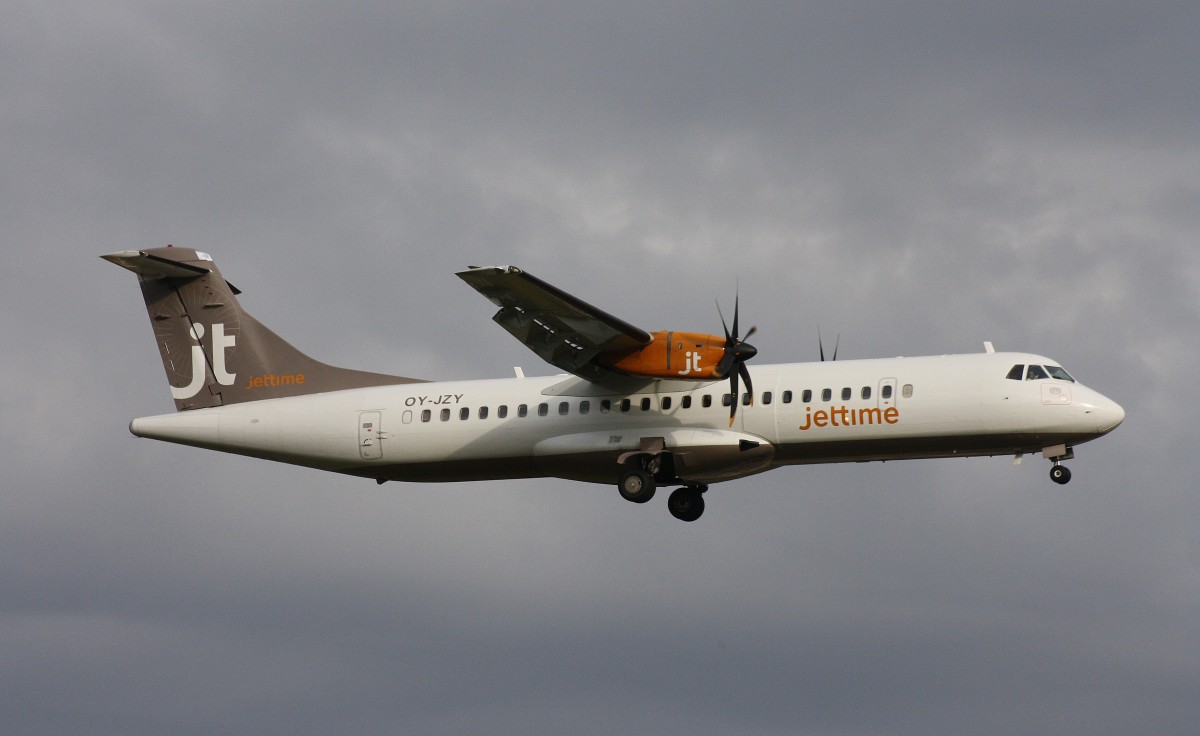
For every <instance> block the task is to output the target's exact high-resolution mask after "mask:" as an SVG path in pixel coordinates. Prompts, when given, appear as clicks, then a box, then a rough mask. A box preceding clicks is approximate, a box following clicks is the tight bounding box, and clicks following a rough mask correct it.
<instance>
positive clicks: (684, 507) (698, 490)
mask: <svg viewBox="0 0 1200 736" xmlns="http://www.w3.org/2000/svg"><path fill="white" fill-rule="evenodd" d="M707 490H708V486H684V487H683V488H676V489H675V490H674V491H672V492H671V495H670V496H668V497H667V510H668V511H670V512H671V516H674V517H675V518H676V519H679V520H680V521H695V520H696V519H699V518H700V515H701V514H703V513H704V496H703V493H704V492H705V491H707Z"/></svg>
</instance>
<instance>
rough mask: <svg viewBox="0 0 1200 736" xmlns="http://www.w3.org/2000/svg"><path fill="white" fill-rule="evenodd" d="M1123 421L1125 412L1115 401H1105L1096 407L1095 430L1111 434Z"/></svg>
mask: <svg viewBox="0 0 1200 736" xmlns="http://www.w3.org/2000/svg"><path fill="white" fill-rule="evenodd" d="M1123 421H1125V410H1124V409H1122V408H1121V405H1120V404H1118V403H1117V402H1115V401H1110V400H1108V399H1105V400H1104V401H1102V402H1099V404H1098V405H1097V406H1096V429H1098V430H1100V432H1104V433H1107V432H1111V431H1113V430H1114V429H1116V428H1117V425H1119V424H1120V423H1121V422H1123Z"/></svg>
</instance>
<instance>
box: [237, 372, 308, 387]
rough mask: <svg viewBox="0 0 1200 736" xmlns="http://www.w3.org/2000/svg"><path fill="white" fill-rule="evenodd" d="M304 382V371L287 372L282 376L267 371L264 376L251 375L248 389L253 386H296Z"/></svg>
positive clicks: (247, 385)
mask: <svg viewBox="0 0 1200 736" xmlns="http://www.w3.org/2000/svg"><path fill="white" fill-rule="evenodd" d="M303 383H304V374H303V373H285V374H283V375H282V376H277V375H275V374H274V373H267V374H266V375H262V376H251V377H250V382H249V383H247V384H246V390H247V391H249V390H250V389H252V388H263V387H265V386H296V385H301V384H303Z"/></svg>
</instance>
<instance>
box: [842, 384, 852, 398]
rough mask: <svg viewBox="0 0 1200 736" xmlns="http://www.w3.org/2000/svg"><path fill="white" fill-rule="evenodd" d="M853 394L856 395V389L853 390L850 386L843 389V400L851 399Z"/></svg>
mask: <svg viewBox="0 0 1200 736" xmlns="http://www.w3.org/2000/svg"><path fill="white" fill-rule="evenodd" d="M853 395H854V391H853V390H851V389H850V387H849V386H847V387H846V388H844V389H842V401H849V400H850V397H851V396H853Z"/></svg>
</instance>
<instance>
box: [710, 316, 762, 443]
mask: <svg viewBox="0 0 1200 736" xmlns="http://www.w3.org/2000/svg"><path fill="white" fill-rule="evenodd" d="M717 314H718V315H719V316H720V317H721V329H723V330H725V354H724V355H723V356H721V362H720V363H718V364H717V373H719V374H720V376H721V378H725V377H726V376H728V377H729V395H730V399H731V400H730V402H729V426H731V427H732V426H733V419H734V417H735V416H737V407H738V404H739V403H740V402H741V398H742V397H741V395H740V394H739V393H738V388H739V386H738V383H739V379H741V380H745V381H746V392H747V393H748V394H750V403H751V404H753V403H754V383H753V382H752V381H751V380H750V371H749V370H748V369H747V368H746V361H747V360H750V359H751V358H753V357H754V356H755V355H757V354H758V349H757V348H755V347H754V346H753V345H751V344H750V343H748V342H746V341H745V340H746V338H749V337H750V336H751V335H753V334H754V333H755V332H756V331H758V327H757V326H755V327H751V328H750V329H749V330H748V331H747V332H746V335H745V337H740V336H739V335H738V297H737V295H735V296H734V297H733V333H732V334H731V333H730V332H729V327H728V326H727V325H726V324H725V315H724V314H721V304H720V302H718V303H717Z"/></svg>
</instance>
